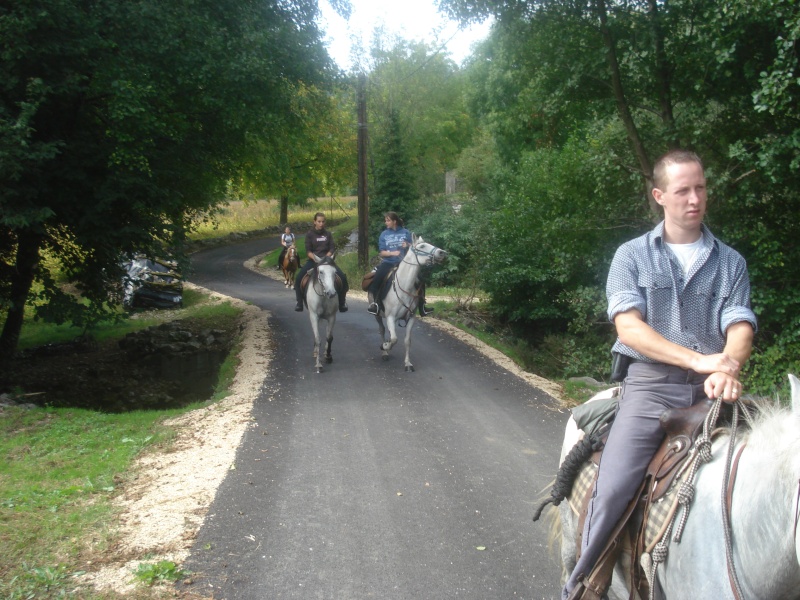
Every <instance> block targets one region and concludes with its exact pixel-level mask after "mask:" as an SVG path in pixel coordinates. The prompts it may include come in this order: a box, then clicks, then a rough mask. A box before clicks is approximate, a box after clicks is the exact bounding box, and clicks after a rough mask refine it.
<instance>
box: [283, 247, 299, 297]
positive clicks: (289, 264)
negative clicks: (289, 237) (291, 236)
mask: <svg viewBox="0 0 800 600" xmlns="http://www.w3.org/2000/svg"><path fill="white" fill-rule="evenodd" d="M299 268H300V257H299V256H298V255H297V248H296V247H295V245H294V244H292V245H291V246H289V247H288V248H286V254H285V255H284V257H283V262H282V263H281V269H283V279H284V281H283V285H285V286H286V287H288V288H291V289H294V276H295V273H297V269H299Z"/></svg>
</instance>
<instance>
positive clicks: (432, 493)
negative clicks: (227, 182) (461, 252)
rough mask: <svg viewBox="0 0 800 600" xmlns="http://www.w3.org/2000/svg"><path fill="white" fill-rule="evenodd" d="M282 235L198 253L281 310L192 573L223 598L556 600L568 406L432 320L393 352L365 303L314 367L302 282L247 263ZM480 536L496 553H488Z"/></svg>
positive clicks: (227, 282) (213, 276)
mask: <svg viewBox="0 0 800 600" xmlns="http://www.w3.org/2000/svg"><path fill="white" fill-rule="evenodd" d="M276 245H277V238H276V239H268V240H256V241H249V242H246V243H242V244H239V245H235V246H227V247H224V248H216V249H213V250H207V251H203V252H201V253H198V254H196V255H195V256H194V258H193V267H194V269H195V272H194V273H193V275H191V276H190V280H191V281H193V282H194V283H197V284H199V285H202V286H205V287H207V288H210V289H212V290H216V291H219V292H221V293H224V294H227V295H230V296H234V297H237V298H241V299H243V300H246V301H249V302H252V303H253V304H256V305H258V306H260V307H262V308H265V309H268V310H269V311H270V312H271V313H272V317H271V318H270V327H271V329H272V332H273V334H274V341H275V348H274V353H275V359H274V360H273V362H272V365H271V370H270V373H269V376H268V377H267V380H266V383H265V385H264V389H263V392H262V393H261V395H260V397H259V398H258V400H257V401H256V403H255V407H254V410H253V424H252V426H251V427H249V428H248V431H247V432H246V433H245V436H244V438H243V441H242V445H241V447H240V448H239V450H238V454H237V458H236V463H235V469H232V470H231V471H230V473H229V475H228V477H227V478H226V479H225V481H224V482H223V484H222V486H221V487H220V489H219V491H218V493H217V496H216V499H215V501H214V503H213V504H212V506H211V509H210V511H209V515H208V518H207V519H206V522H205V525H204V526H203V528H202V529H201V531H200V533H199V535H198V537H197V540H196V542H195V544H194V548H193V551H192V554H191V557H190V558H189V560H188V561H187V563H186V568H187V569H189V570H191V571H192V572H194V573H195V574H196V576H195V584H194V585H193V586H192V587H193V588H194V589H195V591H197V592H201V593H204V594H208V595H209V596H213V598H214V599H215V600H224V599H227V600H265V599H270V600H271V599H284V598H302V599H307V598H308V599H312V598H318V599H324V600H360V599H365V598H382V599H384V598H385V599H398V600H400V599H402V600H408V599H417V598H423V599H449V598H465V599H470V600H473V599H474V600H479V599H504V598H509V599H510V598H524V599H532V598H543V599H549V598H556V597H558V581H559V577H560V567H559V566H558V563H557V560H556V558H555V557H554V555H553V554H552V553H551V552H550V551H549V549H548V547H547V533H548V532H547V525H546V523H543V522H540V523H536V524H534V523H532V522H531V514H532V511H533V505H534V504H535V500H536V499H537V498H538V496H539V491H540V490H542V489H543V488H544V487H545V486H546V485H547V483H548V482H549V481H550V480H551V479H552V478H553V475H554V473H555V469H556V466H557V462H558V452H559V445H560V440H561V436H562V432H563V424H564V422H565V419H566V416H565V415H564V414H563V413H560V412H558V411H557V410H556V406H557V405H556V402H555V400H553V399H552V398H551V397H550V396H548V395H547V394H545V393H544V392H542V391H541V390H538V389H537V388H534V387H531V386H530V385H528V384H527V383H525V382H524V381H523V380H521V379H519V378H518V377H516V376H515V375H513V374H511V373H509V372H508V371H506V370H504V369H502V368H500V367H498V366H497V365H495V364H494V363H493V362H491V361H490V360H488V359H487V358H485V357H484V356H482V355H481V354H479V353H478V352H476V351H475V350H473V349H471V348H469V347H468V346H466V345H465V344H463V343H462V342H460V341H458V340H456V339H453V338H452V337H450V336H449V335H447V334H444V333H442V332H440V331H438V330H436V329H435V328H433V327H430V326H428V325H426V324H425V323H424V322H423V323H420V322H419V321H418V323H417V325H416V326H415V329H414V333H413V340H412V341H413V345H412V354H411V359H412V361H413V363H414V365H415V367H416V372H414V373H405V372H404V370H403V358H402V356H403V355H402V348H401V345H398V347H395V349H394V350H393V351H392V356H391V359H390V360H388V361H385V362H384V361H382V360H381V358H380V352H379V350H378V343H379V340H378V333H377V326H376V324H375V321H374V317H372V316H370V315H368V314H367V312H366V303H365V302H363V301H359V300H352V301H350V302H349V304H350V311H349V312H348V313H345V314H342V315H340V316H339V320H338V321H337V324H336V329H335V332H334V343H333V358H334V362H333V363H332V364H331V365H326V370H325V372H324V373H322V374H319V375H317V374H316V373H315V372H314V368H313V360H312V358H311V350H312V346H313V342H312V337H311V327H310V325H309V322H308V316H307V314H306V313H302V314H301V313H295V312H294V296H293V292H292V291H290V290H286V289H285V288H284V287H283V286H282V285H281V284H279V283H278V282H276V281H274V280H271V279H268V278H265V277H263V276H259V275H258V274H255V273H253V272H251V271H249V270H247V269H245V268H243V267H242V263H243V262H244V260H246V259H248V258H250V257H252V256H255V255H257V254H260V253H263V252H265V251H266V250H268V249H271V248H274V247H275V246H276ZM478 548H485V549H483V550H479V549H478Z"/></svg>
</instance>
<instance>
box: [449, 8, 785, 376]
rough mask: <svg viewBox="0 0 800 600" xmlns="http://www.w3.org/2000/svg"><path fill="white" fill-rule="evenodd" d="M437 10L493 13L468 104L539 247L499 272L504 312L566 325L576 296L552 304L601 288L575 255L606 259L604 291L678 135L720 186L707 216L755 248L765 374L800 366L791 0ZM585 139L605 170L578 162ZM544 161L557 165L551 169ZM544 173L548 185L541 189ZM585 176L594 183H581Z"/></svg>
mask: <svg viewBox="0 0 800 600" xmlns="http://www.w3.org/2000/svg"><path fill="white" fill-rule="evenodd" d="M440 5H441V6H442V7H443V8H445V9H446V10H447V11H448V12H449V13H450V14H451V15H453V16H456V17H458V18H460V19H462V20H464V21H469V20H479V19H482V18H484V17H485V16H487V15H494V16H495V17H496V23H497V24H496V25H495V27H494V30H493V32H492V36H491V38H490V40H489V41H488V42H487V43H486V44H484V46H483V48H481V50H480V53H479V54H478V55H477V56H476V57H475V59H474V61H473V62H472V64H471V65H470V67H469V72H468V75H469V77H470V81H471V85H470V96H469V105H470V107H471V108H472V110H473V111H474V114H475V115H476V117H477V118H478V119H479V121H480V125H481V127H482V128H483V130H484V131H487V132H489V133H491V135H492V136H493V141H494V148H495V149H496V152H497V155H498V158H499V161H498V162H499V163H500V164H501V165H502V167H500V168H499V169H497V170H496V172H495V173H494V176H493V178H492V180H491V181H489V182H488V183H481V185H482V186H483V189H484V190H485V195H486V199H485V203H486V205H487V206H490V207H491V210H492V211H493V218H494V219H495V221H494V222H495V223H496V224H497V228H496V229H499V228H500V226H501V224H502V223H505V224H506V225H507V226H508V227H510V226H511V224H512V223H513V222H514V219H515V218H518V214H528V215H530V216H531V217H533V218H530V219H528V224H529V228H528V229H527V230H526V234H527V236H528V238H529V239H534V240H536V241H537V242H536V243H537V245H536V247H535V248H534V251H533V253H532V254H533V256H530V257H529V256H526V260H527V259H529V258H530V259H531V260H532V261H534V262H533V263H532V264H531V265H529V266H528V268H523V267H522V266H520V265H516V264H514V265H509V266H508V268H507V269H505V270H504V269H503V268H501V269H500V272H497V273H495V274H494V278H495V280H496V281H495V282H494V283H492V282H491V281H487V282H486V283H485V285H487V286H492V285H494V287H493V304H494V305H495V306H496V307H497V308H498V309H499V310H500V312H501V314H502V315H503V316H505V317H507V318H513V319H519V320H520V321H519V322H520V323H521V324H522V323H526V322H527V323H528V324H529V325H530V324H532V325H534V326H535V327H538V328H539V329H545V328H546V327H549V326H554V327H556V328H561V329H562V330H563V327H564V323H563V321H562V320H561V319H557V321H559V322H557V323H556V324H555V325H553V322H552V321H551V322H549V323H547V322H545V321H543V320H540V321H537V320H536V319H539V318H540V317H541V318H543V319H544V318H546V317H547V315H548V314H550V315H551V316H553V315H561V316H564V315H568V314H569V310H566V309H568V306H567V305H563V306H564V309H563V310H562V309H561V308H559V307H558V306H554V305H553V302H552V300H553V299H558V298H562V299H566V298H576V297H578V295H579V290H580V289H582V287H585V286H586V285H587V284H586V283H582V282H581V281H580V280H579V279H576V278H574V277H571V276H566V275H567V273H570V272H574V271H572V270H569V271H564V270H563V267H564V266H565V263H564V262H563V260H564V258H565V256H568V257H571V258H569V262H570V264H572V265H573V266H575V265H580V263H581V261H583V262H585V263H586V264H587V265H592V267H591V269H592V271H594V276H595V278H596V283H594V284H588V285H594V286H596V287H599V286H600V285H601V283H600V282H601V280H602V277H603V276H604V275H605V274H604V273H603V272H602V268H598V267H597V265H598V264H601V263H602V261H597V260H596V256H595V255H596V253H597V252H608V246H607V245H606V244H605V243H606V242H607V241H608V240H609V239H614V238H619V237H620V236H621V235H622V234H624V236H625V238H630V237H633V236H634V235H636V234H638V233H641V232H643V231H645V230H646V229H648V228H649V227H652V222H653V220H656V219H658V218H660V217H659V213H658V212H657V211H655V210H652V209H653V207H652V205H650V214H649V215H648V214H647V212H646V211H643V210H642V207H647V206H648V201H649V199H650V198H649V194H648V193H647V192H649V187H650V181H649V176H650V173H649V171H650V168H649V164H650V163H651V162H652V160H653V158H654V157H656V156H658V155H660V154H661V153H663V152H664V151H666V150H667V149H669V148H671V147H675V146H682V147H688V148H691V149H694V150H696V151H697V152H698V153H699V154H700V155H701V156H702V157H703V159H704V162H705V166H706V171H707V173H708V176H709V181H710V183H711V186H712V187H711V195H710V204H709V211H708V217H707V222H708V223H709V225H710V226H711V228H712V230H713V231H714V232H715V234H716V235H717V236H718V237H720V238H721V239H722V240H723V241H725V242H727V243H729V244H731V245H732V246H733V247H735V248H736V249H737V250H739V251H740V252H742V253H743V254H744V255H745V258H747V260H748V264H749V268H750V274H751V280H752V284H753V304H754V308H755V310H756V312H757V314H758V315H759V320H760V331H759V334H758V336H757V338H756V351H755V353H754V356H753V359H752V360H751V361H750V362H749V365H750V366H749V369H750V381H751V382H752V384H753V385H754V386H756V388H757V389H761V390H764V391H767V390H769V388H770V386H771V385H773V384H776V383H778V382H779V381H781V380H782V379H784V378H785V372H786V371H787V370H792V369H796V368H797V365H798V364H800V354H799V353H798V351H797V343H796V342H797V339H798V337H800V333H798V332H800V288H799V287H798V284H797V282H798V281H800V267H799V266H798V265H800V255H798V252H800V250H798V251H796V250H795V248H796V244H794V243H793V242H791V241H790V240H792V239H796V235H797V231H796V229H797V226H796V225H795V219H794V214H795V213H796V212H797V207H798V200H799V198H798V194H797V191H796V190H797V189H798V183H800V181H798V170H799V168H800V158H798V157H800V143H798V141H797V140H800V135H798V131H800V130H798V128H797V122H798V121H797V115H798V111H797V102H798V100H797V98H798V94H797V93H796V92H797V91H798V90H797V89H796V88H797V85H798V82H797V80H796V77H795V75H793V74H796V72H797V71H796V69H797V66H798V65H797V64H796V63H797V59H796V52H795V48H796V44H797V40H798V31H800V27H798V23H800V17H799V16H798V15H799V14H800V11H798V9H797V7H796V6H795V5H794V4H793V3H792V2H789V1H788V0H759V1H757V2H745V1H744V0H733V1H732V2H726V3H722V4H721V3H719V2H713V1H711V0H692V1H684V0H679V1H677V2H669V3H660V2H655V1H654V0H635V1H633V2H626V3H619V2H611V1H610V0H590V1H588V2H585V3H577V4H576V3H574V2H565V1H563V0H532V1H528V2H526V1H516V0H508V1H504V0H442V1H441V2H440ZM576 144H577V145H578V146H580V147H581V148H582V150H583V153H584V156H583V158H582V161H583V162H585V163H586V164H587V165H590V166H591V168H589V169H586V168H583V166H582V165H581V163H580V162H578V163H575V162H574V161H572V160H571V157H573V156H574V155H575V152H574V147H575V145H576ZM491 147H492V146H491V145H490V144H486V143H485V142H482V144H481V148H483V149H486V148H491ZM559 156H560V158H558V157H559ZM482 160H483V159H482ZM531 161H533V162H531ZM553 161H555V162H553ZM484 162H487V161H485V160H484ZM488 162H489V163H490V161H488ZM540 163H544V164H550V165H553V166H551V168H550V169H549V170H547V171H542V169H540V168H539V166H538V165H539V164H540ZM562 169H566V171H563V170H562ZM569 171H572V174H571V175H569ZM529 172H536V173H537V174H538V177H539V179H540V180H541V182H542V183H541V184H536V185H534V182H533V181H532V180H531V179H530V177H529V175H528V173H529ZM582 178H584V179H585V178H588V180H586V181H585V182H584V184H582V185H581V186H577V185H576V182H577V181H579V180H581V179H582ZM557 197H561V198H562V199H561V200H560V201H559V204H563V205H564V206H568V207H570V211H569V212H568V213H561V212H560V211H557V213H556V214H558V215H559V217H558V218H559V219H561V221H560V226H561V228H560V229H559V232H556V231H554V230H553V229H552V227H551V222H550V219H551V218H552V217H551V215H552V214H553V213H552V212H551V208H552V207H553V206H554V204H553V202H552V198H557ZM606 206H610V207H612V208H613V210H602V208H603V207H606ZM515 211H516V212H515ZM585 215H591V216H592V217H593V220H592V222H589V223H587V222H586V221H585ZM572 231H585V235H586V237H587V239H595V240H596V241H597V242H598V244H597V245H593V246H592V247H589V248H581V246H580V245H575V246H574V247H572V248H568V249H570V252H569V253H567V254H566V255H565V254H564V250H565V248H564V244H563V243H562V242H563V241H564V240H565V239H572V238H570V234H569V232H572ZM597 232H605V235H601V237H600V238H597V237H596V236H597ZM554 235H558V236H560V237H561V240H560V241H554V240H552V239H551V236H554ZM518 245H519V241H518V240H516V241H515V237H514V236H505V235H501V234H498V236H497V239H495V240H493V241H492V244H491V247H492V249H493V250H495V251H496V252H497V253H499V254H500V255H509V254H511V253H512V252H514V251H515V250H516V249H517V248H518ZM603 248H605V250H603ZM607 258H610V257H607ZM598 269H599V270H598ZM503 281H505V282H507V283H509V284H511V287H508V286H506V287H505V288H504V287H503V286H501V285H499V283H502V282H503ZM522 290H526V291H525V292H524V293H523V291H522ZM531 290H535V291H534V292H533V294H534V295H535V296H536V298H537V300H536V301H535V302H534V303H533V306H532V305H531ZM518 306H527V307H528V309H530V310H527V311H526V310H516V309H515V307H518ZM564 310H566V312H564Z"/></svg>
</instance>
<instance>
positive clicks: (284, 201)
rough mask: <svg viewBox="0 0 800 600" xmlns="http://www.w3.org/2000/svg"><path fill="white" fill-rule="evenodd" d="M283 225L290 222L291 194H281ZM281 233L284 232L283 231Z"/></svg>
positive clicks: (281, 219) (281, 220)
mask: <svg viewBox="0 0 800 600" xmlns="http://www.w3.org/2000/svg"><path fill="white" fill-rule="evenodd" d="M280 222H281V225H286V224H287V223H288V222H289V196H281V218H280ZM281 233H283V232H282V231H281Z"/></svg>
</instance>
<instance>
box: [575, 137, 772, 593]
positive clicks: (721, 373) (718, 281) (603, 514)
mask: <svg viewBox="0 0 800 600" xmlns="http://www.w3.org/2000/svg"><path fill="white" fill-rule="evenodd" d="M653 179H654V184H655V187H654V189H653V191H652V194H653V198H655V200H656V202H657V203H658V204H660V205H661V206H663V207H664V220H663V221H662V222H661V223H659V224H658V225H657V226H656V227H655V229H653V230H652V231H650V232H648V233H646V234H645V235H643V236H641V237H639V238H636V239H634V240H632V241H630V242H627V243H626V244H623V245H622V246H620V248H619V249H618V250H617V253H616V255H615V256H614V260H613V262H612V264H611V268H610V271H609V275H608V282H607V286H606V294H607V296H608V316H609V318H610V319H611V321H613V323H614V325H615V326H616V329H617V335H618V336H619V337H618V339H617V342H616V343H615V344H614V348H613V351H614V353H615V355H616V359H619V360H622V361H624V362H625V363H628V364H629V368H628V371H627V376H626V377H625V378H624V383H623V386H622V395H621V397H620V400H619V404H618V408H617V414H616V417H615V419H614V423H613V425H612V427H611V432H610V434H609V437H608V440H607V442H606V445H605V450H604V452H603V456H602V458H601V460H600V465H599V470H598V475H597V479H596V482H595V487H594V493H593V496H592V499H591V501H590V503H589V507H588V513H587V515H586V520H585V523H584V528H583V537H582V541H581V555H580V558H579V559H578V562H577V564H576V565H575V568H574V569H573V571H572V574H571V575H570V577H569V578H568V579H567V582H566V584H565V586H564V589H563V590H562V593H561V597H562V599H569V600H573V599H578V598H582V597H583V595H584V593H585V592H587V588H586V587H584V580H585V578H587V577H589V576H590V574H591V572H592V570H593V568H594V567H595V564H596V562H597V560H598V558H599V556H600V554H601V553H602V551H603V549H604V547H605V545H606V543H607V541H608V538H609V537H610V534H611V532H612V530H613V529H614V527H615V525H616V524H617V522H618V521H619V519H620V517H622V515H623V513H624V512H625V509H626V507H627V506H628V504H629V502H630V501H631V499H632V497H633V496H634V494H635V493H636V490H637V489H638V487H639V485H640V483H641V481H642V479H643V477H644V474H645V470H646V468H647V465H648V463H649V462H650V459H651V458H652V457H653V454H654V453H655V451H656V450H657V449H658V447H659V445H660V444H661V440H662V439H663V437H664V431H663V429H662V428H661V425H660V422H659V419H660V417H661V415H662V414H663V413H664V412H665V411H666V410H667V409H669V408H678V407H687V406H692V405H694V404H696V403H698V402H700V401H701V400H702V399H703V398H705V397H708V398H718V397H720V396H721V397H722V399H723V400H724V401H726V402H732V401H735V400H736V399H737V398H739V397H740V394H741V389H742V386H741V383H740V382H739V373H740V370H741V368H742V365H744V363H745V362H746V361H747V359H748V358H749V357H750V352H751V348H752V342H753V334H754V331H755V328H756V317H755V314H754V313H753V311H752V310H751V309H750V281H749V278H748V274H747V266H746V264H745V261H744V259H743V258H742V256H741V255H740V254H739V253H737V252H736V251H735V250H733V249H732V248H730V247H729V246H726V245H725V244H723V243H722V242H721V241H719V240H718V239H717V238H716V237H714V236H713V235H712V234H711V232H710V231H709V229H708V228H707V227H706V226H705V225H704V224H703V216H704V215H705V211H706V180H705V176H704V173H703V165H702V162H701V161H700V158H699V157H698V156H697V155H696V154H694V153H693V152H687V151H683V150H673V151H671V152H669V153H667V154H666V155H664V156H663V157H661V158H660V159H659V160H658V161H657V162H656V164H655V167H654V169H653ZM623 370H624V369H623ZM587 585H588V584H587ZM588 593H589V595H590V596H591V597H596V595H593V594H596V591H594V592H588Z"/></svg>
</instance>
